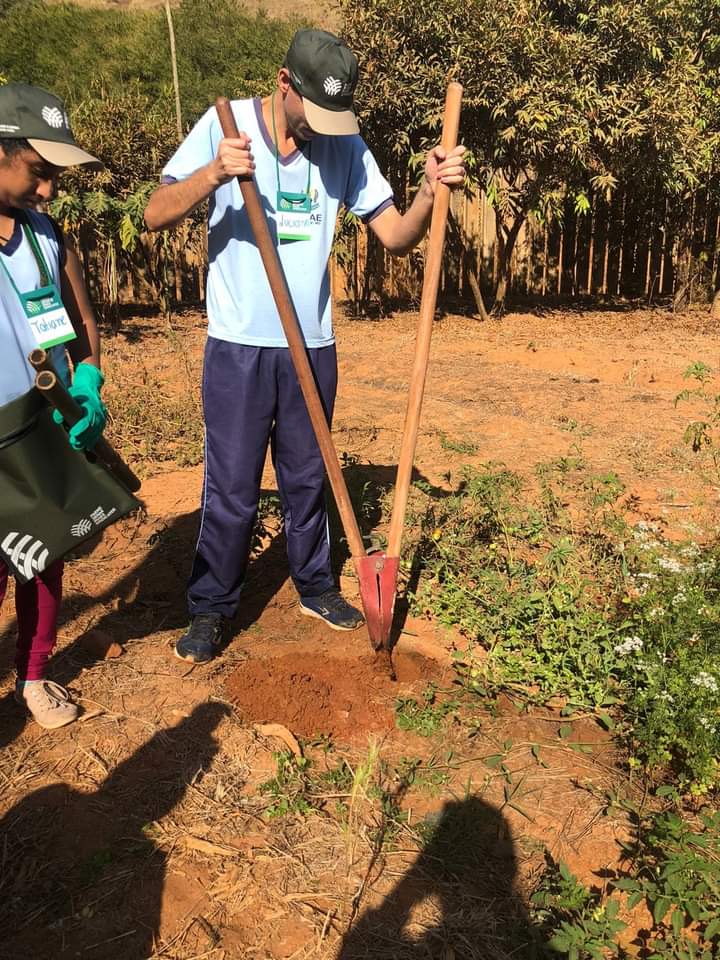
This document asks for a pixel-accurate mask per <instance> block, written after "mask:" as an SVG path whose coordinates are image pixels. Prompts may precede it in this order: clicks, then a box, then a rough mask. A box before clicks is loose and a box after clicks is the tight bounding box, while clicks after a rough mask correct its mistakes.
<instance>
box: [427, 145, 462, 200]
mask: <svg viewBox="0 0 720 960" xmlns="http://www.w3.org/2000/svg"><path fill="white" fill-rule="evenodd" d="M464 158H465V147H463V146H457V147H454V148H453V149H452V150H450V151H449V152H447V153H446V151H445V150H444V149H443V147H441V146H437V147H433V148H432V150H431V151H430V153H428V155H427V159H426V160H425V183H426V185H427V186H428V187H429V188H430V189H431V190H432V192H433V194H434V193H435V187H436V185H437V184H438V182H439V183H444V184H445V185H446V186H448V187H450V189H451V190H455V189H457V187H459V186H460V185H461V184H462V183H463V182H464V180H465V159H464Z"/></svg>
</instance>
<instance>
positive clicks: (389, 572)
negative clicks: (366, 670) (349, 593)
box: [355, 552, 400, 650]
mask: <svg viewBox="0 0 720 960" xmlns="http://www.w3.org/2000/svg"><path fill="white" fill-rule="evenodd" d="M399 566H400V558H399V557H386V556H385V554H384V553H381V552H378V553H371V554H368V556H366V557H355V570H356V571H357V575H358V581H359V583H360V599H361V600H362V605H363V610H364V611H365V622H366V623H367V629H368V634H369V635H370V643H371V644H372V645H373V649H374V650H380V648H381V647H384V648H385V649H386V650H389V649H390V628H391V627H392V621H393V612H394V610H395V593H396V590H397V577H398V567H399Z"/></svg>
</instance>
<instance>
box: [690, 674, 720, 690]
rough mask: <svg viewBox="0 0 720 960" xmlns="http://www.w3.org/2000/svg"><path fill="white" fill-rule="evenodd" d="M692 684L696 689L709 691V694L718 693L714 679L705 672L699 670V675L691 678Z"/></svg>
mask: <svg viewBox="0 0 720 960" xmlns="http://www.w3.org/2000/svg"><path fill="white" fill-rule="evenodd" d="M692 682H693V683H694V684H695V686H696V687H703V688H704V689H705V690H709V691H710V692H711V693H717V692H718V689H720V688H718V682H717V680H716V679H715V677H714V676H713V675H712V674H711V673H708V672H707V671H706V670H701V671H700V673H699V674H698V675H697V676H696V677H693V678H692Z"/></svg>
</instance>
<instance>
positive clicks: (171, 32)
mask: <svg viewBox="0 0 720 960" xmlns="http://www.w3.org/2000/svg"><path fill="white" fill-rule="evenodd" d="M165 17H166V19H167V25H168V37H169V40H170V64H171V66H172V78H173V89H174V91H175V122H176V124H177V135H178V143H179V142H180V141H181V140H182V138H183V124H182V108H181V104H180V81H179V79H178V68H177V52H176V50H175V27H174V26H173V18H172V11H171V10H170V0H165Z"/></svg>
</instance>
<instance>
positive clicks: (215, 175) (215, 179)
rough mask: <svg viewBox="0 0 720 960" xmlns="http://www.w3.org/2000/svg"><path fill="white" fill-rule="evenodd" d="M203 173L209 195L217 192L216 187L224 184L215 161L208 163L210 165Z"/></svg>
mask: <svg viewBox="0 0 720 960" xmlns="http://www.w3.org/2000/svg"><path fill="white" fill-rule="evenodd" d="M205 173H206V178H205V179H206V181H207V185H208V187H209V188H210V191H209V192H210V193H212V192H213V191H214V190H217V188H218V187H221V186H222V185H223V183H225V180H224V179H223V177H222V174H221V173H220V169H219V167H218V163H217V160H211V161H210V163H209V164H208V165H207V167H206V168H205Z"/></svg>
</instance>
